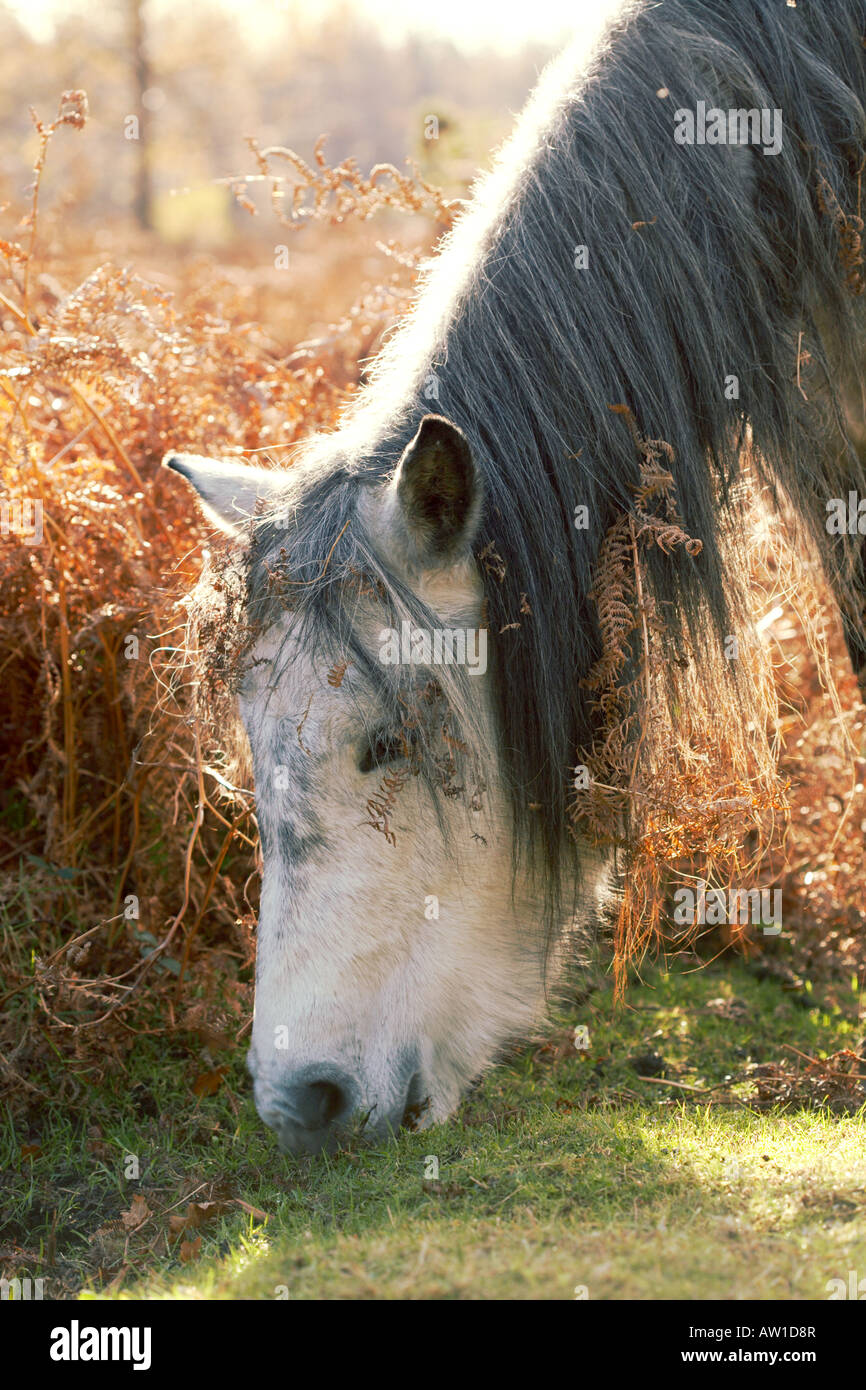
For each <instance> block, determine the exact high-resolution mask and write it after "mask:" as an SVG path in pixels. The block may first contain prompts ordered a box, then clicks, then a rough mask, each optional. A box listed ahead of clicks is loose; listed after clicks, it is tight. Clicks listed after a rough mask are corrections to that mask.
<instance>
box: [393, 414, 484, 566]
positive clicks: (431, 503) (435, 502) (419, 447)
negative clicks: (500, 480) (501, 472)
mask: <svg viewBox="0 0 866 1390" xmlns="http://www.w3.org/2000/svg"><path fill="white" fill-rule="evenodd" d="M390 490H391V491H392V499H393V504H394V511H396V513H397V515H398V516H399V519H400V522H401V524H402V529H403V531H404V534H405V539H406V541H408V550H409V559H410V561H411V562H414V563H415V564H416V565H419V566H421V567H423V568H426V567H434V568H435V567H437V566H440V565H445V564H448V563H450V562H451V561H454V560H459V559H462V558H464V557H465V556H466V555H467V554H468V552H469V549H470V547H471V545H472V541H473V539H474V537H475V531H476V528H477V525H478V516H479V512H480V510H481V480H480V478H479V475H478V469H477V468H476V466H475V461H474V459H473V457H472V451H471V449H470V447H469V444H468V442H467V439H466V436H465V435H464V434H463V433H462V431H461V430H459V429H458V428H457V426H456V425H452V424H451V421H450V420H446V419H444V418H443V416H441V415H425V416H424V419H423V420H422V421H421V424H420V425H419V426H418V432H417V434H416V435H415V438H414V439H413V440H412V442H411V443H410V444H408V445H407V446H406V449H405V450H404V452H403V456H402V458H401V459H400V462H399V464H398V465H397V470H396V472H395V474H394V479H393V482H392V484H391V489H390Z"/></svg>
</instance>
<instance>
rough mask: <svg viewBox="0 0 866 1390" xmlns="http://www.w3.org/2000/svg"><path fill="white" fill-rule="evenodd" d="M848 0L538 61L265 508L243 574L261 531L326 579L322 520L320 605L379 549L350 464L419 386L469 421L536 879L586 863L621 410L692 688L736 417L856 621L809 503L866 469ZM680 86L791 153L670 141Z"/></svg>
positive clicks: (716, 16)
mask: <svg viewBox="0 0 866 1390" xmlns="http://www.w3.org/2000/svg"><path fill="white" fill-rule="evenodd" d="M864 10H866V7H864V4H863V3H861V0H798V3H797V4H796V6H792V5H789V4H786V3H785V0H727V3H726V4H724V5H719V4H718V3H715V2H713V3H709V2H708V0H707V2H705V0H662V2H661V3H652V2H651V0H633V2H632V3H626V4H617V5H616V6H614V7H612V8H611V11H610V13H609V15H608V16H607V18H606V21H605V24H604V26H603V27H602V29H601V31H600V33H599V34H598V35H596V37H595V38H594V40H593V42H592V43H591V44H590V45H589V47H587V45H586V43H585V42H579V43H577V44H576V45H575V46H573V47H572V48H571V49H569V50H567V52H566V53H565V54H564V55H563V56H562V57H561V58H560V59H559V60H557V61H556V63H555V64H553V65H552V66H551V68H550V69H549V70H548V71H547V72H546V74H545V75H544V77H543V79H542V82H541V84H540V86H539V88H538V90H537V92H536V94H535V95H534V97H533V98H532V100H531V101H530V104H529V106H528V107H527V109H526V111H525V112H524V114H523V116H522V117H521V119H520V122H519V124H518V126H517V129H516V132H515V134H514V136H513V138H512V139H511V141H510V142H509V143H508V144H507V145H506V146H505V147H504V149H503V151H502V152H501V154H500V156H499V159H498V162H497V164H496V167H495V169H494V171H493V172H492V174H490V175H489V176H488V177H487V178H486V179H485V180H484V181H483V182H482V183H481V184H480V186H479V187H478V189H477V190H476V191H475V194H474V197H473V200H472V203H471V205H470V207H469V208H468V209H467V211H466V212H465V214H464V215H463V216H462V218H461V220H460V221H459V222H458V225H457V226H456V227H455V229H454V230H453V232H452V233H451V234H449V237H448V238H447V239H446V241H445V243H444V244H443V245H442V246H441V248H440V249H439V251H438V253H437V255H436V257H435V258H434V260H433V261H432V263H431V265H430V267H429V269H428V271H427V273H426V276H425V277H424V280H423V283H422V287H421V290H420V295H419V300H418V303H417V306H416V308H415V310H414V311H413V313H412V314H411V315H410V316H409V318H408V319H407V321H406V322H405V323H404V324H403V325H402V326H401V327H400V328H399V329H398V330H397V331H396V332H395V334H394V335H393V337H392V338H391V340H390V341H389V343H388V344H387V345H386V347H385V348H384V350H383V352H382V353H381V355H380V358H379V360H378V362H377V363H376V364H375V366H374V369H373V371H372V374H371V379H370V381H369V384H368V385H367V386H366V387H365V388H364V390H363V391H362V392H361V393H360V397H359V399H358V401H357V402H356V403H355V404H354V405H353V407H352V408H351V410H350V412H349V413H348V414H347V415H346V417H345V419H344V420H343V422H342V424H341V426H340V428H339V430H338V431H337V432H336V433H335V434H334V435H332V436H328V437H325V438H323V439H320V440H318V441H317V442H316V443H315V444H314V445H313V446H312V447H311V449H310V451H309V454H308V457H307V459H306V460H305V462H304V464H303V466H301V467H300V468H299V472H298V479H297V483H296V485H295V486H296V490H297V507H296V510H295V526H294V530H293V531H292V533H291V536H289V534H288V533H287V532H286V531H285V530H284V529H283V530H277V529H274V528H273V527H272V526H271V523H268V522H263V523H261V524H260V526H259V545H258V547H257V548H258V556H259V560H258V562H257V563H258V564H259V569H258V576H259V580H258V585H257V586H256V584H254V586H253V587H254V591H256V590H257V591H258V592H259V593H261V592H262V585H263V580H262V575H263V573H264V569H263V566H264V565H265V564H266V561H267V557H268V556H269V555H273V554H274V553H275V552H276V551H277V550H278V549H280V548H286V547H288V548H289V550H290V552H291V564H292V566H293V572H294V573H295V574H296V575H298V576H300V577H301V578H303V577H304V576H308V577H310V578H315V576H316V573H317V571H318V570H319V569H320V568H321V561H322V557H323V556H324V555H326V554H330V552H331V548H332V546H333V543H334V539H335V538H336V537H337V536H338V534H339V535H340V540H339V542H338V544H337V547H336V548H335V549H334V550H333V555H332V558H331V561H330V565H329V569H328V574H327V577H326V578H325V579H323V581H322V582H321V583H318V584H317V585H311V587H310V588H309V589H308V590H306V591H304V592H305V598H304V602H305V603H307V604H308V605H309V606H311V609H312V607H313V606H315V605H316V604H317V603H318V604H319V607H320V612H321V613H324V612H325V611H326V610H327V609H328V605H329V604H331V605H333V603H334V602H335V601H336V597H337V595H338V591H339V586H340V584H341V583H343V582H344V581H345V579H346V576H347V574H348V573H351V572H356V571H357V570H359V569H362V570H364V571H365V572H369V571H370V569H371V568H375V561H374V559H373V558H372V557H371V553H370V550H369V548H368V547H367V545H366V542H365V538H364V537H363V535H361V534H360V532H359V529H358V526H357V525H354V524H353V525H350V526H349V527H348V529H346V530H345V534H343V531H342V530H341V528H345V523H346V522H347V521H349V520H350V519H351V518H352V517H354V515H355V512H354V500H355V499H356V497H357V490H358V487H359V486H362V485H364V484H366V483H370V482H374V481H376V480H378V479H380V478H382V477H384V476H386V475H387V474H388V473H389V472H390V471H391V470H393V468H394V467H395V465H396V462H397V460H398V458H399V456H400V453H401V452H402V450H403V448H404V447H405V445H406V443H407V442H408V440H409V439H410V438H411V436H412V435H413V434H414V432H415V430H416V428H417V425H418V421H419V419H420V417H421V416H423V415H424V414H425V413H427V412H428V411H431V410H433V411H436V412H439V413H441V414H443V415H446V416H447V417H448V418H449V419H451V420H453V422H454V423H455V424H457V425H458V426H459V427H460V428H461V429H462V430H463V431H464V433H465V435H466V436H467V438H468V440H469V442H470V444H471V447H472V449H473V451H474V454H475V457H476V459H477V461H478V464H479V467H480V469H481V472H482V475H483V479H484V490H485V505H484V513H483V519H482V523H481V531H480V534H479V536H478V538H477V544H476V547H475V550H476V554H477V556H478V557H479V564H480V566H481V569H482V576H483V578H484V582H485V588H486V594H487V604H488V611H489V627H490V633H491V643H492V647H493V670H494V679H495V682H496V690H497V696H496V698H497V718H498V755H499V757H500V759H501V763H502V768H503V772H504V775H505V778H506V781H507V785H508V788H509V791H510V795H511V800H512V804H513V810H514V824H515V845H517V846H520V845H526V846H529V852H530V854H531V856H532V857H533V858H534V861H535V862H537V864H538V865H540V866H541V869H542V871H543V873H544V875H545V877H546V879H547V880H548V881H549V883H550V884H552V885H553V887H552V888H551V892H552V893H553V894H554V896H555V895H556V894H557V893H558V892H559V887H558V885H560V883H563V882H565V881H566V875H568V876H569V880H570V881H574V877H575V875H576V874H577V872H578V869H579V864H578V856H577V851H576V849H575V846H574V842H573V840H572V839H571V837H570V836H569V834H568V827H569V814H568V813H569V800H570V794H571V779H570V774H569V769H570V768H571V767H572V766H573V764H574V762H575V758H576V755H577V750H579V749H580V748H581V747H585V746H587V744H588V743H589V742H590V741H591V739H592V737H593V731H594V727H595V721H596V718H597V713H596V712H594V710H593V706H592V701H591V700H590V698H589V696H588V694H587V690H586V688H585V681H586V679H587V677H588V676H589V674H590V672H591V670H592V669H593V666H594V664H595V663H596V662H597V661H598V659H599V656H600V654H601V651H602V634H601V631H600V627H599V620H598V614H597V611H596V607H595V604H594V602H593V599H592V597H591V595H592V591H593V582H594V574H595V571H596V566H597V563H598V560H599V551H600V547H601V545H602V542H603V540H604V537H605V536H606V534H607V533H608V532H609V529H610V528H611V526H612V525H613V524H614V523H615V521H616V518H617V517H618V516H619V515H621V514H623V513H624V512H626V513H627V512H628V510H629V508H630V507H632V506H633V504H634V497H635V492H636V490H637V489H638V488H639V487H640V484H641V472H640V459H639V454H638V452H637V451H636V447H635V432H634V430H633V429H632V428H630V426H629V421H633V422H634V424H635V426H636V428H637V430H638V431H639V433H640V437H642V438H644V439H650V440H662V441H665V443H666V445H667V446H668V448H669V451H670V452H669V454H667V455H666V457H668V458H669V459H671V460H672V462H670V465H669V466H670V471H671V473H672V474H673V477H674V482H675V495H676V503H677V507H678V511H679V515H680V518H681V521H682V526H683V528H684V530H685V531H686V532H687V533H688V534H689V535H690V536H692V537H698V538H700V540H701V541H702V543H703V549H702V551H701V553H700V554H699V555H696V554H690V553H688V552H687V551H686V550H685V549H684V548H682V547H680V548H678V549H676V550H675V551H674V552H673V553H671V554H664V553H662V552H661V551H660V550H659V551H657V552H655V553H654V555H653V556H652V557H650V560H649V578H650V582H651V586H652V592H653V595H654V599H655V603H656V617H657V622H658V623H660V624H661V625H662V626H663V628H664V641H665V643H666V644H667V649H668V650H669V651H670V653H671V657H672V658H674V657H677V656H678V655H679V656H680V657H681V659H683V660H688V659H690V658H691V659H695V658H696V660H695V661H694V664H695V666H696V676H697V679H698V680H699V681H702V682H703V683H704V686H705V690H706V692H707V693H708V697H709V698H711V697H712V691H713V689H714V687H715V685H719V686H721V685H722V684H723V683H724V682H725V681H726V680H727V681H729V682H730V680H731V676H730V674H729V667H728V668H727V669H726V664H725V661H724V659H723V657H722V655H721V643H722V638H723V636H724V634H725V633H729V632H731V631H734V630H735V626H733V625H735V624H736V623H737V622H741V621H742V620H743V619H742V615H741V614H740V613H738V612H737V611H736V610H737V607H738V605H740V604H741V602H742V595H741V593H740V591H739V590H738V588H737V586H736V584H734V583H732V582H731V571H730V563H729V560H728V558H727V556H728V554H729V549H726V548H725V546H723V544H722V539H721V538H722V536H723V534H726V535H727V536H728V540H729V541H730V537H731V534H733V537H734V541H736V527H737V525H739V524H740V523H739V522H738V514H737V508H736V498H737V488H736V486H735V484H736V482H737V480H738V478H739V476H740V473H741V468H742V458H743V453H744V443H745V441H746V439H747V438H749V437H750V440H751V453H752V457H753V460H754V466H755V468H756V469H757V472H758V475H759V478H760V480H761V481H762V483H763V486H764V488H765V489H766V490H768V491H769V493H770V495H771V496H773V497H776V498H778V499H779V500H782V499H784V500H785V502H786V503H790V504H791V505H792V508H793V510H794V511H795V512H796V513H797V514H798V515H799V517H800V518H801V521H802V525H803V527H804V528H805V530H806V532H807V533H808V534H809V535H811V536H812V537H813V539H814V541H815V543H816V544H817V545H818V546H820V547H821V549H822V552H823V553H825V555H826V557H827V565H828V568H829V569H830V570H831V571H832V574H833V578H834V581H835V583H836V587H837V591H838V592H839V594H840V598H841V601H842V602H843V604H847V611H848V616H849V622H850V624H855V622H856V618H855V600H854V599H853V597H852V596H851V594H850V592H849V590H850V580H851V578H852V576H853V575H854V573H855V562H856V557H855V556H853V555H845V554H843V553H841V552H838V551H833V552H831V551H830V550H829V548H828V536H827V531H826V526H825V520H826V501H827V499H829V498H832V497H844V496H846V495H847V492H848V489H849V488H857V489H859V491H860V493H861V495H866V479H864V476H863V468H862V465H861V463H860V460H859V459H858V457H857V456H856V453H855V451H854V450H853V449H852V448H851V446H850V445H849V444H848V442H847V439H846V437H845V435H844V429H843V426H842V423H841V409H840V405H839V395H840V392H839V390H838V389H837V386H836V384H835V382H834V376H833V363H834V361H836V360H837V358H838V355H839V354H840V353H842V354H847V355H848V358H849V360H852V361H853V360H854V354H853V351H852V346H853V344H854V342H855V341H856V337H855V335H856V332H857V330H858V323H857V317H856V314H855V307H856V305H855V299H854V297H853V296H852V294H851V293H850V291H851V289H852V287H853V288H857V285H856V284H852V275H853V276H854V278H855V279H856V255H853V254H852V251H851V238H850V235H848V236H847V240H846V228H848V229H850V228H851V227H852V226H856V223H855V222H854V221H852V219H854V218H855V217H856V214H857V211H858V208H859V191H860V190H859V179H860V173H861V171H862V168H863V159H864V148H866V146H864V132H866V117H864V110H863V104H862V103H863V100H864V94H866V76H864V58H866V53H864V47H863V42H862V40H863V36H864V35H866V12H864ZM699 102H704V103H706V105H707V106H708V107H709V106H719V107H721V108H724V109H727V108H729V107H735V108H748V109H751V108H757V109H759V110H760V109H766V108H769V109H770V110H773V109H777V108H778V109H780V110H781V112H782V117H783V121H784V139H783V143H782V148H781V150H780V151H779V152H778V153H776V154H765V153H764V152H763V150H762V149H761V148H760V147H758V148H755V147H748V146H736V145H721V144H720V145H709V144H707V145H694V146H688V147H684V146H681V145H678V144H677V143H676V142H675V140H674V113H675V112H676V111H677V110H678V109H681V108H685V109H689V110H692V111H694V110H695V109H696V107H697V104H698V103H699ZM861 225H862V224H861ZM579 247H585V248H586V268H583V269H581V268H578V266H577V265H576V253H577V248H579ZM846 248H847V254H848V262H847V265H846V261H845V256H846ZM855 249H856V248H855ZM852 267H853V269H852ZM846 279H847V283H846ZM826 325H832V328H833V334H832V340H831V338H830V336H829V334H828V333H827V331H826ZM731 377H736V378H737V380H738V383H739V394H738V396H736V397H734V398H729V397H728V395H727V394H726V391H725V383H726V380H729V379H730V378H731ZM807 396H808V400H807V399H806V397H807ZM611 407H621V408H620V409H618V410H613V409H611ZM623 407H624V408H625V409H622V408H623ZM577 507H585V508H586V509H587V513H586V515H587V516H588V518H589V524H588V525H586V526H585V527H583V528H579V527H577V526H576V525H575V509H576V508H577ZM380 578H381V580H382V582H383V583H384V584H386V585H387V584H389V583H390V581H391V577H390V576H388V575H381V576H380ZM403 597H404V599H405V602H406V603H407V604H408V605H409V606H410V607H411V598H410V597H408V596H405V595H404V596H403Z"/></svg>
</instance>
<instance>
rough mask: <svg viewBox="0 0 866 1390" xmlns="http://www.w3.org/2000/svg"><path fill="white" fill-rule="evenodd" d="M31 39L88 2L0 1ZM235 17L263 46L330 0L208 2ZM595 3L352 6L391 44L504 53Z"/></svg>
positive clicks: (159, 3) (367, 1)
mask: <svg viewBox="0 0 866 1390" xmlns="http://www.w3.org/2000/svg"><path fill="white" fill-rule="evenodd" d="M0 3H2V4H3V5H4V6H5V8H7V9H9V10H12V11H13V13H14V14H15V15H16V16H17V17H18V19H19V20H20V21H21V23H22V24H24V25H25V27H26V28H28V29H29V30H30V32H31V33H32V34H33V36H34V37H35V38H38V39H50V38H51V35H52V31H53V18H54V16H55V15H57V14H59V13H61V12H63V13H65V14H67V15H69V14H74V13H75V11H76V9H79V10H80V9H84V8H85V7H87V6H88V5H89V4H91V3H92V0H0ZM211 3H212V4H213V5H214V6H215V7H217V8H222V9H228V10H230V11H233V12H234V13H235V14H236V15H238V16H239V17H240V18H241V21H242V25H243V27H244V28H245V29H247V30H248V32H249V34H250V37H251V38H254V39H255V40H258V41H259V42H267V41H268V36H269V33H270V34H273V33H277V32H278V31H279V28H280V25H281V21H282V19H283V17H284V16H285V13H286V11H287V10H288V9H298V10H300V12H301V13H302V14H303V13H304V12H305V11H306V12H308V13H309V12H311V13H313V14H317V15H318V14H320V13H322V12H323V11H326V10H327V8H328V7H329V5H331V4H333V3H335V0H305V2H304V3H301V0H211ZM599 3H600V0H531V3H526V0H353V3H352V8H354V9H355V10H357V11H359V12H360V13H362V14H364V15H366V16H369V19H370V22H371V24H374V25H376V26H377V27H378V28H381V29H382V30H383V32H384V33H386V34H389V35H391V36H392V37H393V38H394V40H395V42H396V41H399V40H400V39H402V38H403V37H405V35H406V34H407V33H410V32H415V33H418V34H421V35H424V34H430V35H435V36H437V37H439V36H446V37H449V38H452V39H454V41H455V42H456V43H458V44H460V46H461V47H466V48H474V47H477V46H479V45H483V44H489V45H490V46H493V47H497V48H500V49H504V50H508V49H514V48H519V47H520V46H521V45H522V44H523V43H525V42H527V41H528V40H530V39H535V40H540V41H543V42H556V41H557V40H558V39H560V38H562V37H564V36H565V35H566V34H567V33H568V32H569V30H570V29H571V27H572V26H573V25H574V23H575V21H576V20H579V19H580V18H581V16H583V17H585V18H588V17H590V16H591V15H592V14H594V13H597V12H598V9H599ZM149 4H151V5H152V6H153V7H154V9H155V10H156V11H160V10H161V11H166V10H169V9H172V8H174V5H175V4H176V0H149Z"/></svg>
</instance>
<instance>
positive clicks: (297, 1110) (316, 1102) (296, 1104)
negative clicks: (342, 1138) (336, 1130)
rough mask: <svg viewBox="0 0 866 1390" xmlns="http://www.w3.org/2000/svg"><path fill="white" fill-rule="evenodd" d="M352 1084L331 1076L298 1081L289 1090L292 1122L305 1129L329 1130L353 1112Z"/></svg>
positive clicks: (336, 1075) (347, 1078)
mask: <svg viewBox="0 0 866 1390" xmlns="http://www.w3.org/2000/svg"><path fill="white" fill-rule="evenodd" d="M352 1095H353V1089H352V1083H351V1080H350V1078H349V1077H348V1076H346V1077H343V1076H341V1075H340V1074H339V1073H337V1074H334V1073H331V1075H330V1076H322V1075H321V1074H320V1075H319V1076H316V1075H315V1073H313V1076H312V1079H311V1080H309V1081H308V1080H306V1079H303V1080H301V1079H296V1080H295V1081H294V1082H293V1083H292V1084H291V1085H290V1086H289V1088H288V1099H289V1107H290V1113H291V1116H292V1119H293V1120H295V1122H296V1123H297V1124H300V1125H303V1127H304V1128H305V1129H314V1130H319V1129H328V1128H329V1126H331V1125H332V1124H334V1123H335V1122H336V1121H337V1120H342V1119H345V1118H346V1116H347V1115H348V1113H349V1111H350V1110H351V1108H352Z"/></svg>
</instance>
